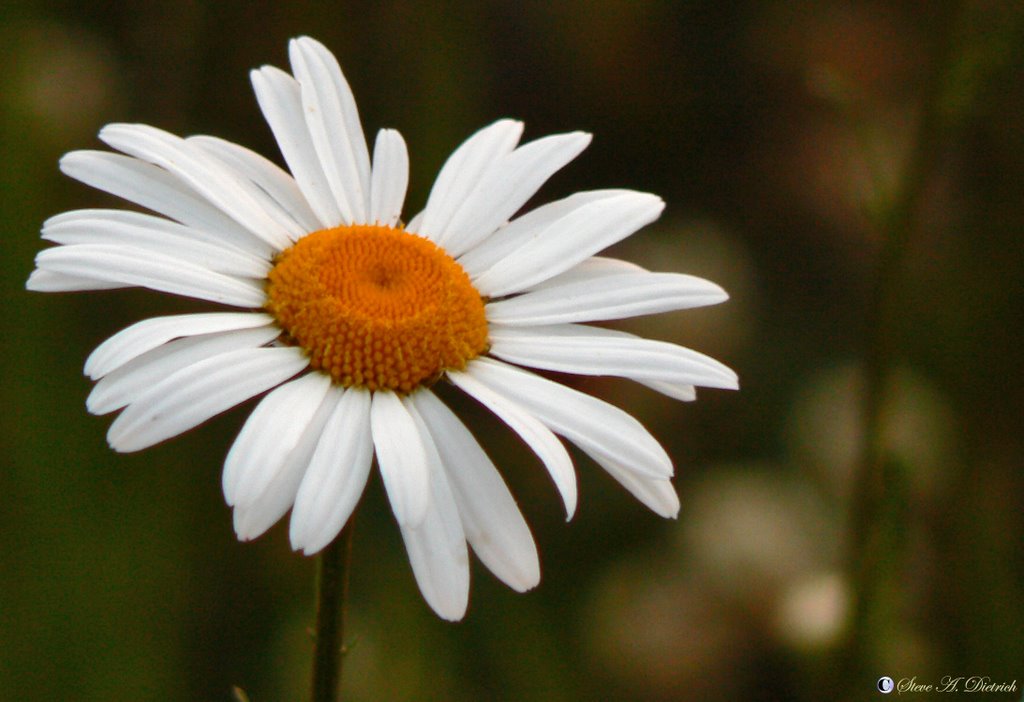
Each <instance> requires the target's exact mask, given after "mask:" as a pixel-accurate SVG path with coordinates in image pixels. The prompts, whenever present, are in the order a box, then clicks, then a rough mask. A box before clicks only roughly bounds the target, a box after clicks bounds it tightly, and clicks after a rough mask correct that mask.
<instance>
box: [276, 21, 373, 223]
mask: <svg viewBox="0 0 1024 702" xmlns="http://www.w3.org/2000/svg"><path fill="white" fill-rule="evenodd" d="M288 55H289V57H290V58H291V63H292V73H294V74H295V78H296V79H297V80H298V81H299V86H300V88H301V91H302V92H301V95H302V106H303V114H304V115H305V118H306V126H307V127H308V129H309V135H310V137H311V138H312V140H313V147H314V149H315V150H316V153H317V156H318V157H319V158H320V166H321V167H322V168H323V172H324V175H326V176H327V184H328V185H329V186H330V188H331V192H332V193H334V198H335V201H336V202H337V203H338V206H339V208H340V209H341V214H342V217H344V219H345V221H346V222H347V223H348V224H358V223H365V222H366V221H367V219H366V216H367V211H368V210H369V199H370V198H369V195H370V154H369V151H368V150H367V148H366V138H365V137H364V136H363V127H362V125H361V124H360V123H359V112H358V110H357V109H356V101H355V98H354V97H353V96H352V90H351V88H349V86H348V83H347V82H346V80H345V76H344V75H343V74H342V72H341V67H340V66H338V61H337V59H335V58H334V54H332V53H331V52H330V51H328V50H327V49H326V48H325V47H324V46H323V44H321V43H320V42H318V41H316V40H315V39H311V38H309V37H300V38H298V39H293V40H292V41H291V43H290V44H289V45H288Z"/></svg>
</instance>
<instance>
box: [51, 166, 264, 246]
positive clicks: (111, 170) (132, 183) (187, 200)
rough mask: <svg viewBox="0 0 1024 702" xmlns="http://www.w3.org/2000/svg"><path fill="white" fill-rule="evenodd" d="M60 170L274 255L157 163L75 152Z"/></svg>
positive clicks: (146, 206) (228, 238) (261, 242)
mask: <svg viewBox="0 0 1024 702" xmlns="http://www.w3.org/2000/svg"><path fill="white" fill-rule="evenodd" d="M60 169H61V171H63V172H64V173H65V174H66V175H68V176H70V177H72V178H74V179H75V180H79V181H81V182H83V183H85V184H86V185H90V186H92V187H94V188H98V189H99V190H102V191H104V192H107V193H110V194H111V195H116V196H117V197H120V198H124V199H125V200H128V201H129V202H134V203H136V204H139V205H142V206H143V207H145V208H146V209H149V210H152V211H153V212H156V213H158V214H162V215H165V216H167V217H170V218H171V219H173V220H175V221H178V222H181V223H182V224H185V225H188V226H190V227H195V228H196V229H201V230H203V231H206V232H209V233H211V234H212V235H215V236H216V237H217V238H219V239H221V240H223V241H224V242H225V243H230V244H232V245H234V246H236V247H238V248H240V249H242V250H243V251H251V252H253V253H255V254H269V252H270V251H271V247H269V246H268V245H267V244H266V243H264V242H263V241H260V240H259V239H257V238H256V237H254V236H253V235H252V234H251V233H250V232H248V231H246V229H245V228H244V227H242V225H240V224H239V223H238V222H236V221H235V220H233V219H231V217H229V216H228V215H226V214H225V213H224V212H222V211H220V210H219V209H217V208H216V207H214V206H213V205H212V204H210V203H209V202H208V201H207V200H206V199H204V198H203V197H201V196H199V195H198V194H196V193H195V192H194V191H193V190H192V189H191V188H190V187H188V186H187V185H185V183H183V182H181V181H180V180H179V179H178V178H177V177H175V176H173V175H171V174H170V173H168V172H167V171H165V170H164V169H162V168H160V167H158V166H154V165H153V164H151V163H146V162H145V161H140V160H138V159H136V158H131V157H130V156H122V155H121V154H111V153H106V152H104V151H72V152H71V153H69V154H65V156H64V157H63V158H62V159H61V160H60Z"/></svg>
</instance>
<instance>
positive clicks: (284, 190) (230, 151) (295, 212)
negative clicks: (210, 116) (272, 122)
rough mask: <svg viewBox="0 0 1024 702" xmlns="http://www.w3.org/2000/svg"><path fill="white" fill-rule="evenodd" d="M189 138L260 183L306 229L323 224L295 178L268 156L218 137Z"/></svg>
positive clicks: (314, 228) (313, 228) (308, 230)
mask: <svg viewBox="0 0 1024 702" xmlns="http://www.w3.org/2000/svg"><path fill="white" fill-rule="evenodd" d="M186 141H190V142H193V143H195V144H197V145H198V146H199V147H200V148H202V149H203V150H204V151H206V152H207V153H209V154H212V155H214V156H216V157H217V158H219V159H220V160H221V161H223V162H224V163H226V164H227V165H229V166H230V167H232V168H234V169H235V170H236V171H237V172H238V173H241V174H242V175H244V176H245V177H246V178H248V179H249V180H251V181H252V182H253V183H255V184H256V185H257V186H259V187H260V188H261V189H262V190H263V191H264V192H266V193H267V194H268V195H269V196H270V197H272V198H273V199H274V201H275V202H277V203H278V205H279V206H280V208H281V209H282V210H284V211H285V212H287V213H288V214H289V215H290V216H291V217H292V218H293V219H294V220H295V222H296V223H298V225H299V227H300V228H301V229H302V230H304V231H305V232H307V233H308V232H314V231H316V230H318V229H320V228H322V225H321V223H320V220H319V219H317V216H316V214H315V213H314V212H313V209H312V208H311V207H310V206H309V202H307V201H306V196H305V195H303V194H302V191H301V190H300V189H299V186H298V184H297V183H296V182H295V179H294V178H292V177H291V175H289V174H288V173H287V172H285V171H284V170H283V169H281V168H280V167H279V166H278V165H277V164H276V163H274V162H273V161H271V160H270V159H268V158H267V157H265V156H263V155H262V154H258V153H256V152H255V151H252V150H251V149H247V148H245V147H244V146H240V145H238V144H235V143H234V142H231V141H226V140H224V139H219V138H217V137H211V136H193V137H189V138H188V139H187V140H186Z"/></svg>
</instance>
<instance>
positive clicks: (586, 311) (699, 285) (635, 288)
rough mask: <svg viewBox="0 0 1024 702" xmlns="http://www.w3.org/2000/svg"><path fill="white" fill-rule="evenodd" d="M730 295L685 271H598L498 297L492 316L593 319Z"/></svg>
mask: <svg viewBox="0 0 1024 702" xmlns="http://www.w3.org/2000/svg"><path fill="white" fill-rule="evenodd" d="M581 265H582V264H581ZM727 298H728V295H726V294H725V291H724V290H722V289H721V288H720V287H718V286H717V285H715V284H714V283H711V282H708V281H706V280H703V279H701V278H696V277H694V276H691V275H683V274H681V273H647V272H637V273H612V274H608V275H597V274H595V275H593V276H592V277H591V279H589V280H576V281H569V282H564V283H562V284H560V285H545V286H544V287H543V288H541V289H536V290H531V291H529V292H526V293H524V294H522V295H519V296H517V297H513V298H508V299H504V300H498V301H496V302H492V303H491V304H489V305H488V306H487V320H488V321H490V322H495V323H500V324H514V325H517V326H519V325H539V324H561V323H565V322H592V321H596V320H605V319H624V318H627V317H637V316H640V315H645V314H654V313H657V312H668V311H671V310H681V309H687V308H690V307H701V306H703V305H713V304H716V303H719V302H722V301H723V300H726V299H727Z"/></svg>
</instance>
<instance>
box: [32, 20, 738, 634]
mask: <svg viewBox="0 0 1024 702" xmlns="http://www.w3.org/2000/svg"><path fill="white" fill-rule="evenodd" d="M290 58H291V64H292V71H293V73H292V75H289V74H288V73H285V72H284V71H281V70H279V69H276V68H273V67H269V66H268V67H264V68H261V69H259V70H256V71H253V73H252V81H253V86H254V87H255V90H256V96H257V99H258V101H259V104H260V108H261V109H262V111H263V114H264V116H265V117H266V119H267V122H268V123H269V124H270V128H271V129H272V131H273V133H274V136H275V137H276V139H277V142H278V144H279V146H280V148H281V152H282V154H283V156H284V159H285V161H286V162H287V164H288V168H289V170H290V174H289V173H287V172H285V171H284V170H282V169H280V168H279V167H277V166H276V165H274V164H273V163H272V162H271V161H269V160H267V159H265V158H263V157H262V156H259V155H257V154H255V153H253V152H252V151H249V150H248V149H246V148H244V147H241V146H238V145H236V144H233V143H229V142H226V141H223V140H220V139H217V138H214V137H208V136H194V137H189V138H186V139H182V138H179V137H176V136H173V135H171V134H168V133H166V132H164V131H161V130H159V129H156V128H153V127H149V126H144V125H128V124H113V125H108V126H107V127H105V128H104V129H103V130H102V131H101V132H100V138H101V139H102V140H103V141H104V142H106V143H107V144H108V145H110V146H111V147H113V148H114V149H116V150H117V151H120V152H121V154H116V153H110V152H105V151H103V152H101V151H76V152H72V153H70V154H67V155H66V156H65V157H64V158H63V159H62V161H61V169H62V170H63V171H64V172H65V173H66V174H68V175H70V176H71V177H73V178H76V179H78V180H80V181H82V182H84V183H87V184H88V185H91V186H94V187H96V188H99V189H101V190H105V191H107V192H109V193H112V194H114V195H117V196H119V197H122V198H124V199H126V200H129V201H131V202H134V203H136V204H138V205H141V206H142V207H144V208H146V209H148V210H150V211H152V212H153V213H154V214H142V213H138V212H131V211H125V210H99V209H94V210H77V211H73V212H66V213H64V214H61V215H58V216H56V217H53V218H51V219H50V220H48V221H47V222H46V223H45V224H44V226H43V238H44V239H47V240H49V241H52V242H54V243H56V244H60V246H55V247H52V248H48V249H45V250H44V251H42V252H40V253H39V255H38V256H37V258H36V265H37V268H36V270H35V271H34V272H33V273H32V275H31V277H30V278H29V281H28V287H29V289H32V290H39V291H47V292H53V291H66V290H99V289H107V288H120V287H132V286H138V287H145V288H150V289H152V290H158V291H161V292H166V293H171V294H175V295H184V296H187V297H193V298H198V299H202V300H207V301H211V302H216V303H220V304H223V305H227V306H229V307H234V308H239V309H241V310H243V311H234V312H213V313H202V314H187V315H178V316H170V317H158V318H153V319H147V320H145V321H142V322H139V323H137V324H134V325H132V326H130V327H128V328H127V329H124V330H123V331H121V332H119V333H117V334H115V335H114V336H113V337H111V338H110V339H108V340H107V341H105V342H104V343H103V344H101V345H100V346H99V347H98V348H97V349H96V350H95V351H94V352H93V353H92V355H91V356H90V357H89V358H88V360H87V361H86V364H85V372H86V374H87V375H88V376H89V377H91V378H93V379H94V380H96V381H97V383H96V386H95V387H94V389H93V391H92V393H91V394H90V395H89V398H88V400H87V406H88V408H89V410H90V411H91V412H93V413H96V414H105V413H109V412H114V411H116V410H122V411H121V413H120V415H119V416H118V417H117V418H116V419H115V420H114V422H113V424H112V425H111V427H110V431H109V433H108V440H109V442H110V445H111V446H112V447H113V448H114V449H115V450H117V451H138V450H140V449H144V448H146V447H149V446H152V445H154V444H156V443H158V442H160V441H163V440H165V439H168V438H170V437H172V436H176V435H178V434H180V433H182V432H184V431H186V430H188V429H190V428H192V427H194V426H196V425H198V424H200V423H202V422H204V421H205V420H207V419H209V418H210V417H212V416H214V415H216V414H218V413H220V412H223V411H225V410H227V409H229V408H230V407H232V406H234V405H236V404H238V403H241V402H244V401H245V400H247V399H249V398H251V397H255V396H257V395H260V394H263V393H266V395H265V396H264V397H263V398H262V399H261V400H260V402H259V403H258V404H257V406H256V407H255V409H254V410H253V412H252V414H251V415H250V416H249V418H248V419H247V420H246V422H245V425H244V427H243V428H242V430H241V433H240V434H239V435H238V438H237V439H236V440H235V442H234V445H233V446H232V448H231V450H230V452H229V453H228V456H227V460H226V462H225V466H224V473H223V487H224V494H225V497H226V499H227V502H228V504H229V505H231V506H232V507H233V508H234V522H235V530H236V531H237V533H238V536H239V538H241V539H243V540H248V539H252V538H255V537H257V536H259V535H260V534H262V533H263V532H264V531H266V530H267V529H268V528H270V526H272V525H273V524H274V523H275V522H277V521H278V520H279V519H280V518H281V517H282V516H283V515H284V514H285V513H286V512H287V511H288V510H289V509H291V511H292V515H291V522H290V531H289V535H290V538H291V542H292V545H293V547H294V548H296V549H301V550H302V551H304V552H305V553H307V554H312V553H316V552H317V551H319V550H320V549H322V548H324V547H325V546H326V545H327V544H328V543H330V542H331V541H332V540H333V539H334V538H335V536H336V535H337V534H338V533H339V531H340V530H341V528H342V526H343V525H344V524H345V522H346V521H347V520H348V518H349V516H350V515H351V513H352V510H353V509H354V508H355V505H356V503H357V502H358V500H359V498H360V496H361V494H362V491H363V488H364V486H365V483H366V480H367V477H368V474H369V471H370V467H371V463H372V461H373V458H374V456H376V458H377V463H378V465H379V467H380V472H381V476H382V478H383V481H384V486H385V489H386V492H387V495H388V499H389V501H390V503H391V506H392V509H393V511H394V514H395V517H396V519H397V521H398V524H399V527H400V528H401V531H402V536H403V538H404V540H405V543H406V547H407V549H408V553H409V558H410V561H411V563H412V567H413V571H414V574H415V577H416V580H417V582H418V584H419V586H420V589H421V591H422V592H423V595H424V597H425V598H426V600H427V602H428V603H429V604H430V606H431V607H433V608H434V610H435V611H436V612H437V613H438V614H439V615H441V616H442V617H445V618H448V619H458V618H461V617H462V615H463V614H464V612H465V608H466V603H467V598H468V591H469V566H468V550H467V541H468V543H469V546H472V548H473V551H474V552H475V553H476V554H477V556H478V557H479V558H480V559H481V560H482V561H483V562H484V564H485V565H487V567H488V568H489V569H490V570H491V571H493V572H494V574H495V575H496V576H497V577H499V578H500V579H501V580H503V581H504V582H506V583H507V584H508V585H510V586H511V587H513V588H515V589H516V590H520V591H523V590H527V589H529V588H531V587H533V586H534V585H536V584H537V582H538V581H539V578H540V569H539V565H538V560H537V551H536V547H535V545H534V542H533V538H532V536H531V535H530V531H529V528H528V527H527V525H526V522H525V521H524V519H523V517H522V515H521V513H520V511H519V508H518V507H517V505H516V502H515V500H514V499H513V497H512V495H511V493H510V492H509V490H508V488H507V487H506V485H505V483H504V481H503V479H502V478H501V476H500V474H499V473H498V471H497V469H496V468H495V466H494V464H493V463H492V461H491V459H490V458H488V456H487V454H486V453H485V452H484V450H483V449H482V448H481V447H480V445H479V444H478V443H477V441H476V439H475V438H474V437H473V435H472V434H471V433H470V432H469V430H468V429H467V428H466V427H465V425H464V424H463V423H462V421H461V420H459V419H458V418H457V417H456V416H455V415H454V414H453V413H452V412H451V411H450V410H449V409H448V408H447V406H446V405H445V404H444V403H443V402H442V401H441V400H440V399H439V398H438V396H437V395H436V394H435V393H434V392H433V390H432V389H431V388H432V386H433V385H434V384H436V383H438V382H442V381H445V382H449V383H451V384H453V385H455V386H456V387H458V388H460V389H461V390H463V391H464V392H466V393H467V394H468V395H470V396H472V397H473V398H475V399H476V400H478V401H479V402H480V403H481V404H483V405H484V406H485V407H487V408H488V409H490V410H491V411H492V412H494V413H495V414H496V415H497V416H498V417H499V418H500V419H502V420H503V421H504V422H505V423H506V424H508V425H509V427H511V428H512V429H513V430H514V431H515V432H517V433H518V434H519V435H520V437H522V439H523V440H524V441H525V442H526V444H527V445H528V446H529V447H530V448H531V449H533V451H534V452H535V453H536V454H537V456H538V457H539V458H540V460H541V461H542V462H543V463H544V465H545V467H546V468H547V470H548V471H549V472H550V474H551V477H552V479H553V481H554V483H555V486H556V487H557V489H558V491H559V493H560V494H561V497H562V499H563V501H564V504H565V509H566V512H567V514H568V516H569V517H571V516H572V514H573V512H574V511H575V509H576V479H575V474H574V471H573V466H572V462H571V460H570V458H569V454H568V453H567V452H566V449H565V447H564V445H563V444H562V443H561V442H560V441H559V440H558V438H557V437H556V434H557V435H561V436H562V437H564V438H566V439H568V440H569V441H571V442H572V443H574V444H576V445H577V446H578V447H579V448H580V449H582V450H583V451H584V452H585V453H586V454H588V455H589V456H590V457H591V458H593V459H594V461H595V462H597V463H598V464H599V465H601V466H602V467H603V468H604V469H605V470H607V471H608V472H609V473H610V474H611V475H612V476H613V477H614V478H615V479H616V480H618V481H619V482H620V483H621V484H622V485H623V486H625V488H626V489H627V490H629V491H630V492H631V493H633V494H634V495H635V496H636V497H637V498H638V499H639V500H641V501H642V502H643V503H644V504H646V505H647V506H648V507H650V508H651V509H653V510H654V511H655V512H657V513H658V514H661V515H663V516H666V517H673V516H675V515H676V513H677V512H678V509H679V501H678V498H677V497H676V494H675V491H674V489H673V488H672V485H671V483H670V478H671V477H672V462H671V460H670V459H669V457H668V455H667V454H666V453H665V451H664V450H663V449H662V447H661V446H660V445H659V444H658V442H657V441H656V440H655V439H654V438H653V437H652V436H651V435H650V434H649V433H648V432H647V430H646V429H644V427H643V426H642V425H641V424H640V423H639V422H638V421H637V420H635V419H634V418H633V417H631V416H630V415H628V414H626V413H625V412H623V411H622V410H620V409H618V408H616V407H614V406H613V405H611V404H608V403H607V402H604V401H602V400H599V399H597V398H594V397H591V396H589V395H586V394H583V393H581V392H578V391H576V390H573V389H571V388H569V387H567V386H565V385H562V384H559V383H556V382H554V381H552V380H549V379H546V378H544V377H542V376H540V375H537V374H535V373H532V372H530V371H528V370H525V369H524V368H523V367H524V366H527V367H532V368H538V369H543V370H552V371H562V372H569V373H578V374H585V375H616V376H623V377H627V378H632V379H634V380H636V381H638V382H640V383H643V384H644V385H647V386H649V387H651V388H653V389H655V390H657V391H659V392H662V393H665V394H667V395H669V396H671V397H674V398H678V399H682V400H692V399H694V397H695V391H694V387H695V386H697V385H700V386H706V387H717V388H735V387H736V386H737V380H736V375H735V374H734V373H733V372H732V371H731V370H729V369H728V368H726V367H725V366H723V365H722V364H721V363H719V362H717V361H715V360H713V359H711V358H708V357H707V356H704V355H701V354H699V353H697V352H695V351H691V350H689V349H685V348H682V347H680V346H676V345H673V344H668V343H664V342H660V341H652V340H648V339H643V338H639V337H636V336H632V335H630V334H625V333H622V332H617V331H612V330H609V329H605V328H600V327H594V326H588V325H587V324H585V323H586V322H593V321H600V320H611V319H621V318H626V317H633V316H637V315H643V314H650V313H655V312H664V311H668V310H676V309H682V308H687V307H697V306H701V305H708V304H714V303H717V302H721V301H723V300H725V299H726V294H725V293H724V292H723V291H722V290H721V288H719V287H718V286H716V285H714V284H713V283H710V282H707V281H705V280H701V279H699V278H695V277H692V276H687V275H681V274H676V273H652V272H649V271H646V270H644V269H642V268H640V267H638V266H635V265H633V264H630V263H627V262H625V261H620V260H616V259H611V258H603V257H599V256H596V254H597V253H598V252H600V251H601V250H602V249H604V248H606V247H607V246H609V245H611V244H614V243H616V242H618V241H620V240H622V239H624V238H626V237H628V236H630V235H631V234H633V233H634V232H635V231H637V230H638V229H639V228H641V227H643V226H644V225H646V224H648V223H650V222H652V221H654V220H655V219H657V217H658V216H659V215H660V213H661V210H662V208H663V203H662V201H661V200H660V199H659V198H658V197H656V196H654V195H650V194H646V193H639V192H634V191H629V190H599V191H590V192H580V193H576V194H574V195H571V196H569V197H567V198H565V199H562V200H558V201H556V202H552V203H550V204H547V205H543V206H540V207H537V208H536V209H533V210H531V211H529V212H526V213H525V214H521V215H519V216H516V215H517V213H518V212H519V211H520V209H521V208H523V206H524V205H525V204H526V202H527V201H528V200H529V199H530V198H531V197H532V196H533V195H534V193H536V191H537V190H538V189H539V188H540V186H541V185H542V184H543V183H544V182H545V181H546V180H547V179H548V178H549V177H550V176H551V175H552V174H553V173H555V172H556V171H557V170H558V169H560V168H562V167H563V166H564V165H566V164H567V163H568V162H569V161H571V160H572V159H573V158H575V157H576V156H577V155H578V154H579V153H580V152H581V151H582V150H583V149H584V148H585V147H586V146H587V144H588V143H589V141H590V137H589V135H586V134H582V133H579V132H574V133H570V134H559V135H554V136H548V137H544V138H542V139H538V140H536V141H532V142H529V143H527V144H523V145H521V146H520V145H518V144H519V139H520V136H521V133H522V128H523V127H522V124H521V123H519V122H516V121H512V120H500V121H498V122H495V123H494V124H492V125H490V126H488V127H485V128H484V129H482V130H480V131H479V132H477V133H476V134H474V135H473V136H471V137H470V138H469V139H467V140H466V141H465V142H464V143H463V144H462V145H461V146H460V147H459V148H458V149H456V151H455V152H454V153H453V154H452V155H451V157H450V158H449V159H448V160H447V162H446V163H445V165H444V166H443V168H442V169H441V172H440V173H439V174H438V177H437V180H436V181H435V183H434V186H433V189H432V190H431V192H430V196H429V199H428V201H427V204H426V207H425V208H424V209H423V211H422V212H421V213H420V214H418V215H416V216H415V217H412V218H411V219H410V221H409V222H408V224H403V223H402V221H401V219H400V217H401V209H402V203H403V200H404V197H405V191H406V186H407V182H408V171H409V162H408V155H407V152H406V146H405V142H404V141H403V139H402V137H401V135H400V134H399V133H398V132H396V131H394V130H390V129H383V130H381V131H380V132H378V134H377V138H376V141H375V144H374V149H373V155H372V159H371V156H370V152H369V150H368V148H367V145H366V140H365V137H364V135H363V129H362V126H361V124H360V120H359V115H358V112H357V110H356V104H355V100H354V99H353V97H352V93H351V91H350V89H349V87H348V84H347V83H346V81H345V78H344V76H343V75H342V73H341V69H340V68H339V66H338V63H337V61H336V60H335V58H334V56H333V55H332V54H331V53H330V52H329V51H328V50H327V49H325V48H324V47H323V46H322V45H321V44H319V43H318V42H316V41H314V40H313V39H310V38H305V37H304V38H300V39H296V40H293V41H292V43H291V45H290ZM268 391H269V392H268Z"/></svg>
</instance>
